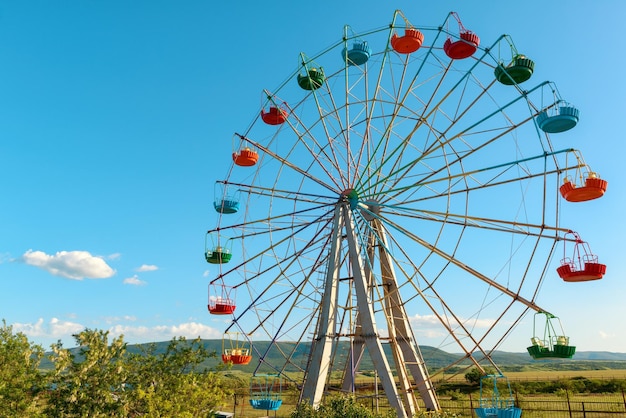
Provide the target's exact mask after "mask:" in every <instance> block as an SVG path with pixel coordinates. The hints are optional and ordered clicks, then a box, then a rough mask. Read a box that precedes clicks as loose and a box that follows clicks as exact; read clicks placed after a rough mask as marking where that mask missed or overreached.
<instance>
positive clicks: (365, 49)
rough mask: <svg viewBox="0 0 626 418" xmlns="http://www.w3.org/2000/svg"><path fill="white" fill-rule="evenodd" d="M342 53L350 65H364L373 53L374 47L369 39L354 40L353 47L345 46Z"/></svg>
mask: <svg viewBox="0 0 626 418" xmlns="http://www.w3.org/2000/svg"><path fill="white" fill-rule="evenodd" d="M341 55H342V56H343V59H344V61H346V63H347V64H348V65H363V64H365V63H366V62H367V60H368V59H369V58H370V56H371V55H372V48H370V47H369V45H368V44H367V41H354V42H353V43H352V47H351V48H348V47H345V48H344V49H343V51H341Z"/></svg>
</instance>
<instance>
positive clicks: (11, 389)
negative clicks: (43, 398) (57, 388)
mask: <svg viewBox="0 0 626 418" xmlns="http://www.w3.org/2000/svg"><path fill="white" fill-rule="evenodd" d="M43 356H44V350H43V348H42V347H41V346H39V345H35V344H32V343H31V342H30V341H29V340H28V338H27V337H26V335H24V334H22V333H19V332H18V333H13V327H12V326H7V324H6V322H5V321H4V320H3V321H2V327H0V411H1V413H2V416H3V417H24V416H29V417H38V416H42V415H41V414H40V411H39V407H38V400H39V398H40V395H41V394H42V393H43V392H42V389H43V387H44V384H43V380H42V375H41V373H40V372H39V364H40V362H41V359H42V358H43Z"/></svg>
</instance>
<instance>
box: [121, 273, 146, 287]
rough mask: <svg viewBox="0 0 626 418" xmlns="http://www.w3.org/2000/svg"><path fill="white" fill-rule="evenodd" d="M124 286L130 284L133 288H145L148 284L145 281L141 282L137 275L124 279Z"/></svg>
mask: <svg viewBox="0 0 626 418" xmlns="http://www.w3.org/2000/svg"><path fill="white" fill-rule="evenodd" d="M123 283H124V284H130V285H133V286H144V285H146V284H147V283H146V282H145V281H143V280H140V279H139V277H137V275H136V274H135V275H134V276H133V277H128V278H126V279H124V282H123Z"/></svg>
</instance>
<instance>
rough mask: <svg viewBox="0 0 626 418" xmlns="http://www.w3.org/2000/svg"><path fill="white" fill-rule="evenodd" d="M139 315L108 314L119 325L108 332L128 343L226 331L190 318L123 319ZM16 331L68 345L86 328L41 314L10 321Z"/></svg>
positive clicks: (43, 342)
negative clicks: (163, 321)
mask: <svg viewBox="0 0 626 418" xmlns="http://www.w3.org/2000/svg"><path fill="white" fill-rule="evenodd" d="M135 320H136V318H134V317H131V316H124V317H116V318H107V319H106V322H107V323H108V324H109V325H110V324H111V323H113V322H117V323H118V324H117V325H112V326H111V325H110V326H109V327H108V331H109V336H110V337H112V338H117V337H119V336H120V335H124V341H125V342H127V343H129V344H141V343H149V342H160V341H169V340H171V339H173V338H175V337H185V338H188V339H194V338H198V337H200V338H202V339H221V338H222V337H223V331H221V330H218V329H217V328H212V327H210V326H207V325H204V324H201V323H198V322H187V323H182V324H178V325H154V326H136V325H125V324H122V323H121V322H124V321H129V322H132V321H135ZM11 326H12V327H13V330H14V332H21V333H23V334H25V335H26V336H27V337H28V339H29V340H31V341H33V342H34V343H36V344H41V345H42V346H46V344H53V343H55V342H56V341H59V340H60V341H61V342H62V343H63V346H64V347H66V348H70V347H74V346H76V340H75V339H74V337H73V336H72V335H74V334H78V333H80V332H81V331H83V330H85V328H87V327H85V326H84V325H82V324H79V323H77V322H70V321H62V320H60V319H58V318H52V319H50V321H49V322H48V323H47V324H46V323H45V322H44V319H43V318H39V319H38V320H37V322H35V323H34V324H22V323H13V324H11ZM89 328H91V329H102V330H105V328H104V327H97V326H89Z"/></svg>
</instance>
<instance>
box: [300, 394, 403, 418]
mask: <svg viewBox="0 0 626 418" xmlns="http://www.w3.org/2000/svg"><path fill="white" fill-rule="evenodd" d="M383 417H388V418H391V417H395V414H394V413H391V412H389V413H387V415H380V414H377V413H376V412H373V411H371V410H370V409H369V408H367V407H365V406H363V405H362V404H360V403H358V402H357V400H356V398H355V397H354V396H335V397H332V398H329V399H326V401H325V402H323V403H322V404H320V406H319V407H318V408H317V409H315V408H314V407H313V406H311V405H310V404H309V403H308V402H302V403H300V404H299V405H298V406H297V407H296V409H295V410H294V411H293V412H292V414H291V418H383Z"/></svg>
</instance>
